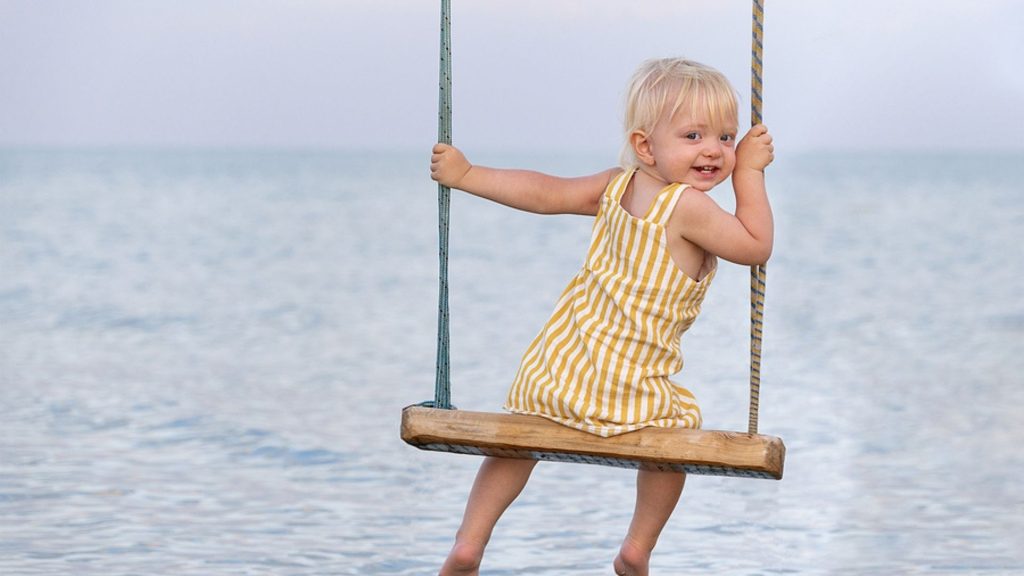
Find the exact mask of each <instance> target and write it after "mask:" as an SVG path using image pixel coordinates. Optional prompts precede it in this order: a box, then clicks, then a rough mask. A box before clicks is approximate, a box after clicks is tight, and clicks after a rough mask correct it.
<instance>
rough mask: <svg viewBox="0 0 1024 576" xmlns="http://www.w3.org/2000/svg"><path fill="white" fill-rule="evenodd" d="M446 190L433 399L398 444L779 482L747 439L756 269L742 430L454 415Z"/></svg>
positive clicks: (757, 50) (755, 68)
mask: <svg viewBox="0 0 1024 576" xmlns="http://www.w3.org/2000/svg"><path fill="white" fill-rule="evenodd" d="M450 4H451V2H450V0H441V86H440V103H439V123H438V140H439V141H440V142H444V143H447V144H450V143H451V62H450V57H451V34H450V17H449V14H450ZM763 17H764V8H763V6H762V1H761V0H754V3H753V47H752V59H751V120H752V124H754V125H756V124H759V123H761V50H762V34H763V26H762V20H763ZM449 202H450V190H449V189H448V188H447V187H445V186H442V185H440V184H439V185H438V214H439V236H440V273H439V279H440V289H439V292H440V295H439V301H440V303H439V310H438V345H437V374H436V380H435V390H434V400H433V401H432V402H424V403H423V404H419V405H414V406H408V407H406V408H405V409H404V410H403V411H402V439H403V440H404V441H405V442H407V443H408V444H410V445H412V446H415V447H417V448H420V449H423V450H434V451H440V452H453V453H458V454H476V455H484V456H498V457H503V458H527V459H533V460H548V461H557V462H579V463H587V464H600V465H605V466H615V467H620V468H634V469H636V468H641V469H654V470H671V471H677V472H686V473H688V474H708V475H717V476H732V477H744V478H768V479H776V480H779V479H781V478H782V469H783V463H784V460H785V455H786V447H785V445H784V444H783V443H782V440H781V439H780V438H777V437H774V436H766V435H761V434H758V433H757V418H758V405H759V397H760V385H761V377H760V371H761V369H760V364H761V335H762V328H761V327H762V321H763V318H764V288H765V267H764V266H763V265H760V266H751V268H750V326H751V330H750V411H749V420H748V431H747V432H746V433H742V432H727V431H721V430H694V429H688V428H654V427H648V428H642V429H640V430H636V431H633V432H627V433H625V434H620V435H618V436H612V437H608V438H603V437H600V436H596V435H593V434H590V433H587V432H583V431H581V430H577V429H575V428H570V427H568V426H564V425H562V424H558V423H556V422H553V421H551V420H548V419H546V418H543V417H540V416H528V415H524V414H504V413H487V412H472V411H467V410H455V409H454V408H453V407H452V405H451V394H450V388H451V385H450V378H449V371H448V368H449V366H448V213H449Z"/></svg>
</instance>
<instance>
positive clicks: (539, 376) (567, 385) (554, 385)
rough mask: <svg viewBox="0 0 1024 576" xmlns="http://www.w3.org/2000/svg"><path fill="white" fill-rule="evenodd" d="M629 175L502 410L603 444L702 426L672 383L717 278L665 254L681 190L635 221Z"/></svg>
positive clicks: (618, 185)
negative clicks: (687, 336) (685, 338)
mask: <svg viewBox="0 0 1024 576" xmlns="http://www.w3.org/2000/svg"><path fill="white" fill-rule="evenodd" d="M632 176H633V172H632V171H629V172H625V173H623V174H621V175H620V176H618V177H617V178H616V179H614V180H613V181H612V183H611V184H609V186H608V188H607V190H606V191H605V194H604V197H603V198H602V201H601V207H600V209H599V211H598V214H597V218H596V220H595V223H594V230H593V236H592V239H591V246H590V251H589V253H588V255H587V260H586V262H585V264H584V266H583V269H582V270H580V272H579V273H578V274H577V275H576V276H575V277H573V279H572V280H571V281H570V283H569V285H568V286H567V287H566V289H565V291H564V292H563V293H562V296H561V298H560V299H559V301H558V304H557V305H556V307H555V311H554V313H553V314H552V316H551V319H550V320H548V323H547V324H546V325H545V326H544V328H543V329H542V330H541V332H540V334H538V335H537V337H536V338H535V339H534V341H533V343H532V344H530V346H529V348H528V349H527V351H526V354H525V355H524V356H523V360H522V364H521V365H520V367H519V372H518V374H517V375H516V378H515V380H514V382H513V384H512V388H511V390H510V391H509V394H508V398H507V400H506V402H505V409H506V410H509V411H511V412H518V413H524V414H536V415H539V416H544V417H547V418H550V419H552V420H554V421H556V422H560V423H562V424H565V425H567V426H572V427H574V428H578V429H580V430H584V431H587V432H591V433H594V434H599V435H601V436H612V435H615V434H621V433H624V432H629V431H631V430H636V429H638V428H643V427H645V426H658V427H685V428H699V427H700V424H701V416H700V409H699V408H698V407H697V403H696V400H695V399H694V397H693V395H692V394H691V393H690V392H689V391H688V390H686V389H685V388H683V387H681V386H678V385H676V384H674V383H673V382H671V381H670V380H669V378H668V377H669V375H671V374H674V373H676V372H678V371H679V370H680V369H681V368H682V366H683V357H682V353H681V352H680V350H679V339H680V337H681V336H682V333H683V332H684V331H686V329H687V328H689V327H690V325H691V324H693V322H694V320H695V319H696V318H697V315H698V314H699V313H700V307H701V303H702V302H703V300H704V294H705V293H706V292H707V288H708V286H709V285H710V283H711V280H712V278H713V276H714V272H715V271H714V269H713V270H712V271H711V273H709V274H708V275H707V276H706V277H705V278H703V279H701V281H700V282H697V281H695V280H693V279H692V278H690V277H688V276H687V275H686V274H685V273H683V272H682V271H681V270H680V269H679V268H678V267H677V266H676V264H675V262H674V261H673V260H672V257H671V255H670V254H669V251H668V244H667V237H666V235H665V225H666V223H667V222H668V219H669V217H670V216H671V214H672V210H673V209H674V208H675V205H676V202H677V201H678V200H679V197H680V195H681V194H682V192H683V190H684V189H685V186H684V185H680V184H673V185H671V186H668V187H666V188H665V189H664V190H662V191H661V192H660V193H659V195H658V197H657V198H656V199H655V201H654V202H653V203H652V205H651V208H650V210H649V212H648V214H647V215H645V217H643V218H637V217H634V216H633V215H631V214H629V212H627V211H626V210H625V209H624V208H622V205H621V201H622V195H623V194H624V193H625V191H626V187H627V185H628V184H629V181H630V179H631V178H632Z"/></svg>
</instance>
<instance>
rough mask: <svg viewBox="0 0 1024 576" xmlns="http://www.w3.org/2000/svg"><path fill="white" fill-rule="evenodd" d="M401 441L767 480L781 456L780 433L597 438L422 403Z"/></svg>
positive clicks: (775, 474) (405, 415)
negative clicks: (778, 434) (428, 406)
mask: <svg viewBox="0 0 1024 576" xmlns="http://www.w3.org/2000/svg"><path fill="white" fill-rule="evenodd" d="M402 439H403V440H405V441H406V442H407V443H409V444H411V445H413V446H416V447H419V448H424V449H429V450H447V451H452V452H465V453H475V454H487V455H496V456H510V457H520V458H537V459H551V460H572V461H594V462H596V463H608V464H611V465H615V466H619V465H623V466H628V467H647V466H650V467H654V468H664V467H668V468H670V469H677V468H678V469H682V470H686V471H690V472H696V473H706V474H723V475H729V476H752V477H763V478H774V479H781V478H782V471H783V464H784V460H785V455H786V447H785V445H784V444H783V443H782V440H781V439H779V438H776V437H774V436H765V435H761V434H745V433H741V432H726V431H721V430H691V429H686V428H643V429H641V430H637V431H635V432H629V433H626V434H620V435H618V436H612V437H610V438H602V437H600V436H596V435H593V434H588V433H586V432H583V431H581V430H576V429H574V428H569V427H568V426H563V425H561V424H558V423H556V422H553V421H551V420H548V419H546V418H541V417H539V416H526V415H522V414H506V413H489V412H472V411H467V410H440V409H435V408H425V407H422V406H409V407H407V408H406V409H405V410H403V411H402ZM559 455H566V456H572V455H579V456H581V457H582V458H580V459H573V458H568V457H567V458H560V457H559ZM602 459H609V460H610V461H609V462H603V461H602Z"/></svg>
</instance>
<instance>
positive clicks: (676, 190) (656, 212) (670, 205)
mask: <svg viewBox="0 0 1024 576" xmlns="http://www.w3.org/2000/svg"><path fill="white" fill-rule="evenodd" d="M687 187H688V185H687V184H675V185H673V186H672V187H671V188H669V189H668V190H663V191H662V192H661V194H659V195H658V197H657V198H655V199H654V202H655V205H654V206H653V207H652V208H651V215H650V217H649V218H648V220H650V221H651V222H654V223H656V224H658V225H659V226H664V225H666V224H668V219H669V218H670V217H671V216H672V211H673V210H674V209H675V207H676V203H677V202H679V198H680V197H682V195H683V191H684V190H686V188H687Z"/></svg>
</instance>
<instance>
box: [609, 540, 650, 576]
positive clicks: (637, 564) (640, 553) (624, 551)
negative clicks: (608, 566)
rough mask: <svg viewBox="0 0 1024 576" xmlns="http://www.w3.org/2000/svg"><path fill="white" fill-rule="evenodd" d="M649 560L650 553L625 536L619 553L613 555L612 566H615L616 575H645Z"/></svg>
mask: <svg viewBox="0 0 1024 576" xmlns="http://www.w3.org/2000/svg"><path fill="white" fill-rule="evenodd" d="M650 560H651V553H650V552H648V551H645V550H643V549H642V548H641V547H639V546H637V545H636V543H634V542H633V541H632V540H630V539H629V537H627V538H626V539H625V540H624V541H623V542H622V547H621V548H620V549H619V555H618V556H616V557H615V560H614V561H613V562H612V566H613V567H614V568H615V574H616V576H647V574H648V564H649V563H650Z"/></svg>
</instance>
